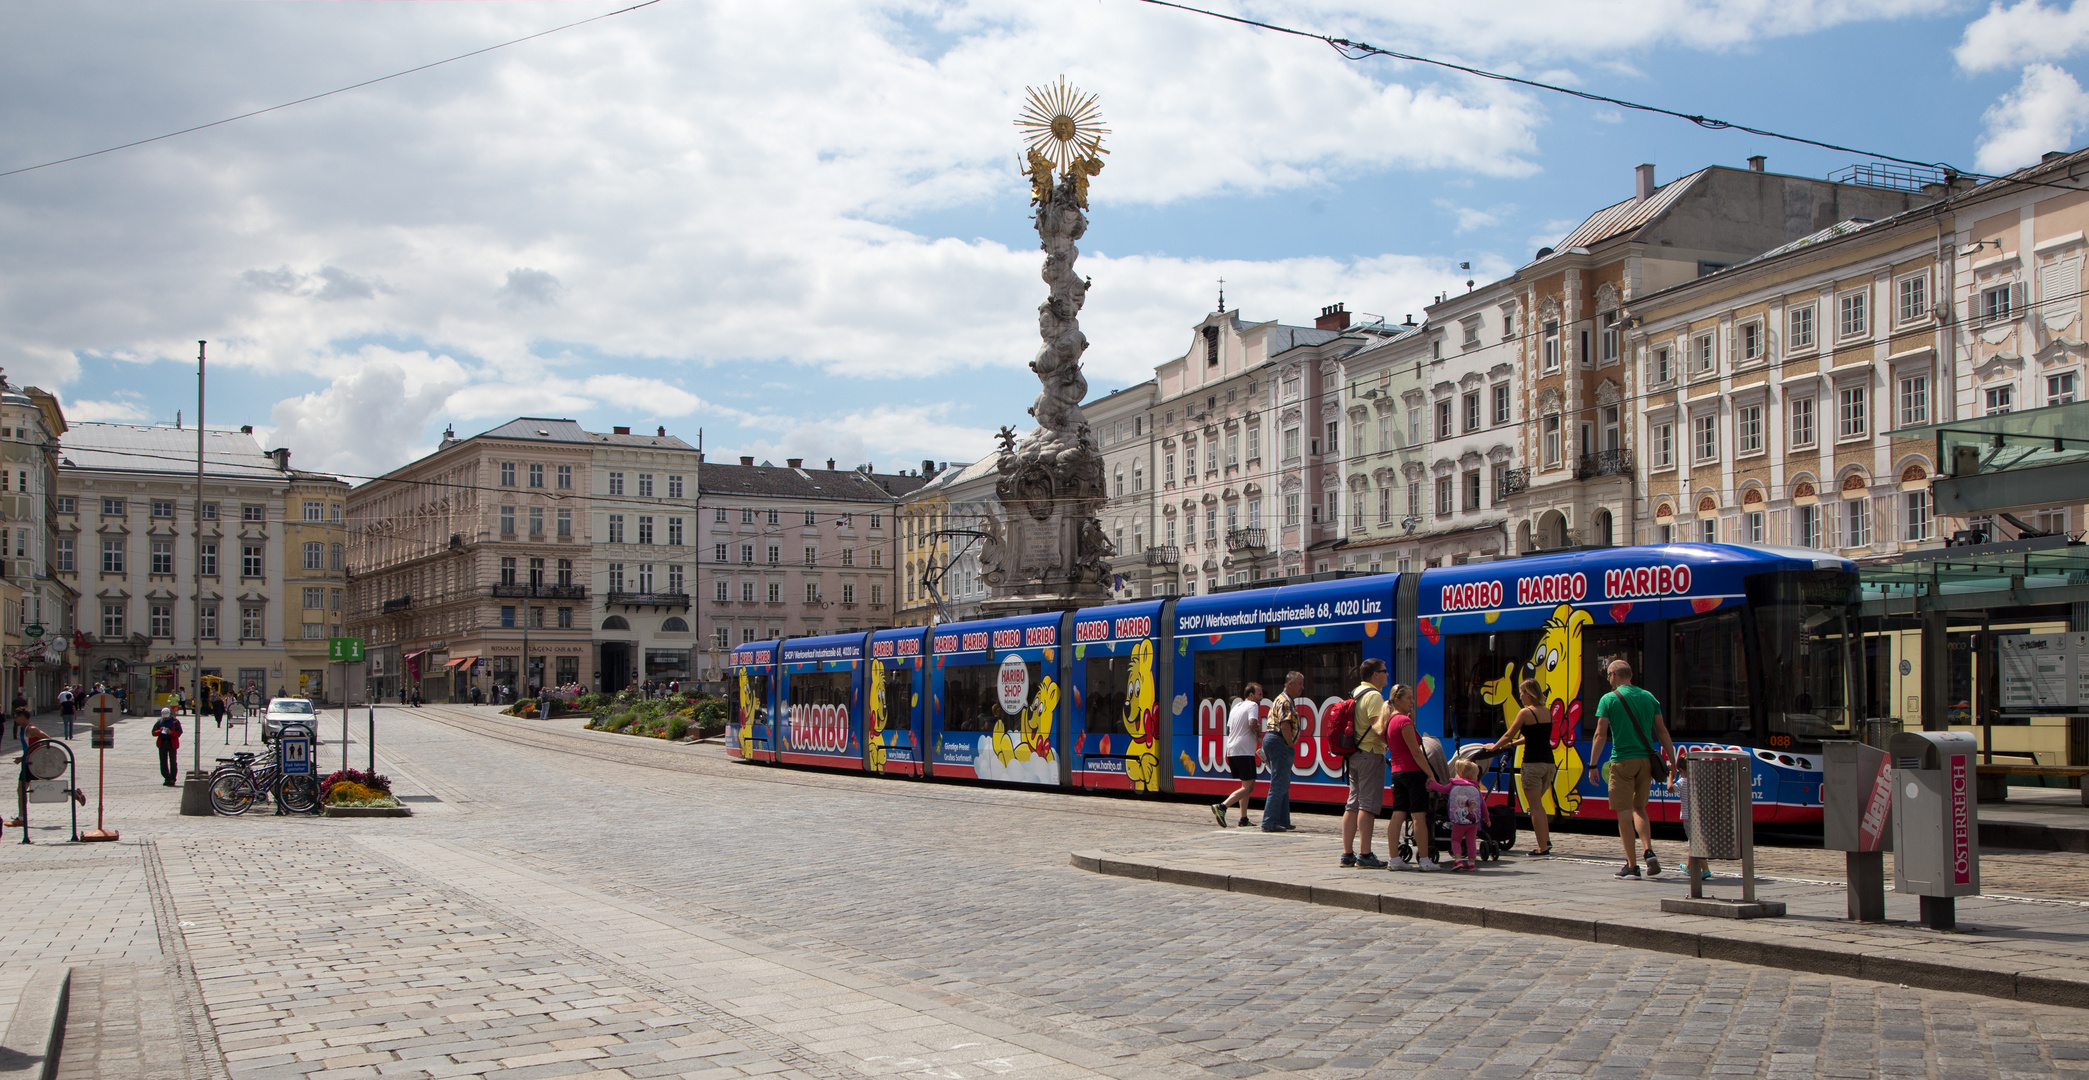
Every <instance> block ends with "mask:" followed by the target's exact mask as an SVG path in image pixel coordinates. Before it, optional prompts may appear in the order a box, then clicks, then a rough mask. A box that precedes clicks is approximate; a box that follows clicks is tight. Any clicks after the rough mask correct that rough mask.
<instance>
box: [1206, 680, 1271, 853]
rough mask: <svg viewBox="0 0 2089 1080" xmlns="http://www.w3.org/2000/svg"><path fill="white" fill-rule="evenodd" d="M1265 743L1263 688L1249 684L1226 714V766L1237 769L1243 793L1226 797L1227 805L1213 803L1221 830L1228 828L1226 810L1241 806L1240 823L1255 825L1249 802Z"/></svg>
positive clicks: (1213, 814) (1214, 812)
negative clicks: (1231, 709)
mask: <svg viewBox="0 0 2089 1080" xmlns="http://www.w3.org/2000/svg"><path fill="white" fill-rule="evenodd" d="M1261 741H1262V687H1261V686H1260V685H1258V684H1256V683H1249V684H1247V685H1246V686H1243V687H1241V688H1240V701H1239V702H1237V703H1236V704H1235V705H1234V706H1233V711H1232V712H1231V713H1228V714H1227V715H1226V766H1227V767H1228V768H1230V769H1232V770H1233V778H1234V779H1235V780H1238V781H1240V790H1239V791H1236V792H1234V793H1233V794H1231V795H1228V796H1226V801H1225V802H1218V803H1212V804H1211V816H1212V817H1215V818H1217V819H1218V820H1219V828H1221V829H1223V828H1225V827H1226V808H1227V807H1229V806H1238V807H1240V823H1241V825H1242V826H1243V827H1245V826H1248V825H1252V824H1254V822H1252V821H1249V820H1248V800H1249V799H1251V798H1253V797H1254V795H1255V768H1256V765H1257V764H1258V763H1259V759H1260V758H1261V749H1262V748H1261Z"/></svg>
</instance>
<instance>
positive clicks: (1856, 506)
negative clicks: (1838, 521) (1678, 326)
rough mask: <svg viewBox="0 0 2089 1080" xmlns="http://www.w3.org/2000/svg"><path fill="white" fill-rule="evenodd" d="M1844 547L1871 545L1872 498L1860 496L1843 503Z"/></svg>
mask: <svg viewBox="0 0 2089 1080" xmlns="http://www.w3.org/2000/svg"><path fill="white" fill-rule="evenodd" d="M1842 505H1843V520H1844V522H1845V525H1844V529H1843V545H1842V546H1844V547H1870V546H1871V500H1870V499H1866V498H1863V497H1862V496H1859V497H1858V498H1854V499H1850V500H1847V501H1845V502H1844V503H1843V504H1842Z"/></svg>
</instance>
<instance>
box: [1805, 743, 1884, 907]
mask: <svg viewBox="0 0 2089 1080" xmlns="http://www.w3.org/2000/svg"><path fill="white" fill-rule="evenodd" d="M1821 750H1822V757H1823V758H1824V759H1825V761H1824V762H1823V764H1822V767H1821V841H1822V843H1821V846H1822V847H1825V848H1827V849H1828V850H1830V851H1840V852H1842V853H1843V868H1844V870H1845V871H1846V873H1845V875H1844V880H1845V881H1846V882H1847V885H1846V891H1847V892H1848V893H1849V909H1850V918H1852V919H1855V920H1857V921H1859V922H1884V921H1885V920H1886V856H1885V852H1886V851H1888V850H1890V849H1891V848H1892V847H1893V832H1892V825H1891V822H1892V819H1893V759H1892V758H1891V757H1890V756H1888V755H1887V753H1886V751H1885V750H1884V749H1882V748H1880V747H1876V746H1870V745H1866V744H1865V743H1860V742H1831V743H1826V744H1824V745H1823V746H1822V747H1821Z"/></svg>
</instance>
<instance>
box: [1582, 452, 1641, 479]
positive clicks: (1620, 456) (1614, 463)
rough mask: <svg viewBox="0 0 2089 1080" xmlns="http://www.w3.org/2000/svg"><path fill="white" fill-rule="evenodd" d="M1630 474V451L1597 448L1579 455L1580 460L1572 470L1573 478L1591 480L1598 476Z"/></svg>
mask: <svg viewBox="0 0 2089 1080" xmlns="http://www.w3.org/2000/svg"><path fill="white" fill-rule="evenodd" d="M1630 475H1632V451H1630V450H1598V451H1597V452H1595V453H1593V454H1583V455H1581V462H1580V464H1579V466H1578V467H1576V468H1575V470H1574V479H1576V480H1593V479H1595V478H1596V477H1599V476H1630Z"/></svg>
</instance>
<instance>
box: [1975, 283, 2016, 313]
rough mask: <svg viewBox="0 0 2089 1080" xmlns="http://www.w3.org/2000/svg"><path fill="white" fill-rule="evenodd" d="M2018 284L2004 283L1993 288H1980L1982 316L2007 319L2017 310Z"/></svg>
mask: <svg viewBox="0 0 2089 1080" xmlns="http://www.w3.org/2000/svg"><path fill="white" fill-rule="evenodd" d="M2016 289H2017V287H2016V285H2015V284H2014V283H2004V284H2001V285H1997V286H1995V287H1994V288H1992V289H1982V290H1980V317H1981V318H1983V319H1995V320H2001V319H2007V318H2009V316H2010V314H2011V313H2012V312H2014V311H2015V310H2016V308H2017V307H2018V304H2017V303H2016V295H2015V294H2016Z"/></svg>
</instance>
